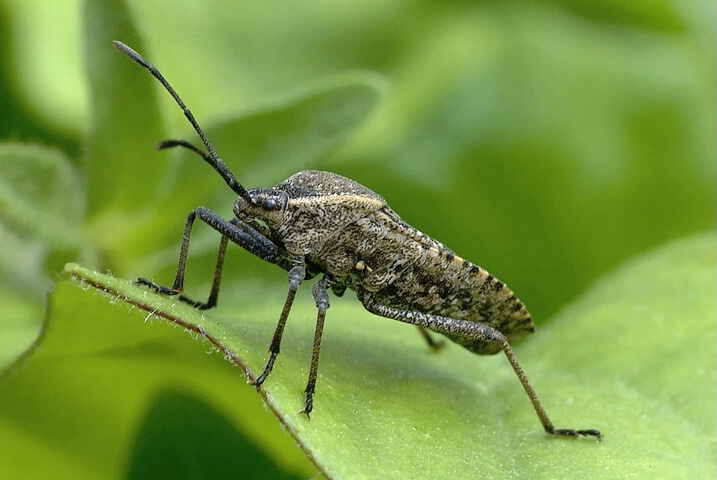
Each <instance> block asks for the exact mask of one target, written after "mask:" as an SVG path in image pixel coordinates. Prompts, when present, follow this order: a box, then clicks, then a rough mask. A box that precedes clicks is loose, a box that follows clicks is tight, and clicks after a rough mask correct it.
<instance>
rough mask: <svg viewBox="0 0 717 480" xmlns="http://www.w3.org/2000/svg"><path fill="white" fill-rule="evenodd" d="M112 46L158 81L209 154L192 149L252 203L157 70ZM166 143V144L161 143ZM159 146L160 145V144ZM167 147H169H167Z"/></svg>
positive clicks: (117, 45)
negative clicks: (180, 110) (182, 113)
mask: <svg viewBox="0 0 717 480" xmlns="http://www.w3.org/2000/svg"><path fill="white" fill-rule="evenodd" d="M112 44H113V45H114V46H115V48H116V49H117V50H119V51H120V52H122V53H124V54H125V55H127V56H128V57H129V58H131V59H132V60H133V61H134V62H135V63H138V64H139V65H141V66H143V67H144V68H146V69H147V70H149V73H151V74H152V75H153V76H154V78H156V79H157V80H159V82H160V83H161V84H162V85H163V86H164V88H165V89H166V90H167V91H168V92H169V94H170V95H172V98H174V101H175V102H177V105H179V107H180V108H181V109H182V111H183V112H184V116H185V117H187V120H189V123H191V124H192V127H194V130H195V131H196V132H197V135H199V138H200V139H201V140H202V143H204V146H205V147H206V148H207V151H208V152H209V154H208V155H207V154H205V153H204V152H202V151H201V150H199V149H196V148H192V150H194V151H195V152H197V153H199V154H200V155H201V157H202V158H203V159H204V160H205V161H206V162H207V163H208V164H209V165H211V166H212V168H214V170H216V171H217V172H218V173H219V175H221V176H222V178H223V179H224V181H225V182H226V183H227V185H229V188H231V189H232V191H233V192H234V193H236V194H237V195H239V196H240V197H242V198H243V199H244V200H246V201H248V202H249V203H254V199H253V198H252V197H251V195H250V194H249V192H248V191H247V189H246V188H244V186H243V185H242V184H241V183H239V182H238V181H237V179H236V178H235V177H234V174H233V173H232V172H231V170H229V167H227V164H226V163H224V162H223V161H222V159H221V158H219V155H217V152H216V151H215V150H214V147H212V144H211V143H210V142H209V139H208V138H207V136H206V135H205V134H204V131H203V130H202V128H201V127H200V126H199V124H198V123H197V121H196V120H195V119H194V115H192V112H191V111H190V110H189V108H187V106H186V105H185V104H184V102H183V101H182V99H181V97H180V96H179V94H178V93H177V92H176V91H175V90H174V88H172V86H171V85H170V84H169V82H168V81H167V80H165V78H164V76H163V75H162V74H161V73H159V70H157V69H156V68H154V67H153V66H152V65H150V63H149V62H148V61H147V60H145V58H144V57H143V56H142V55H140V54H139V53H137V52H135V51H134V50H133V49H132V48H131V47H128V46H127V45H125V44H124V43H122V42H119V41H117V40H113V41H112ZM170 142H176V141H170ZM163 143H167V142H163ZM160 145H161V144H160ZM168 146H169V145H168ZM183 146H184V145H183Z"/></svg>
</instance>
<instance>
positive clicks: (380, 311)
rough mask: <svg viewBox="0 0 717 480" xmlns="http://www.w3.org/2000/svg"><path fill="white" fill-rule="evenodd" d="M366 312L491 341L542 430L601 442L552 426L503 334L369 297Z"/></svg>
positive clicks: (593, 433) (586, 432) (596, 433)
mask: <svg viewBox="0 0 717 480" xmlns="http://www.w3.org/2000/svg"><path fill="white" fill-rule="evenodd" d="M362 301H363V303H364V306H365V307H366V309H367V310H368V311H370V312H372V313H375V314H377V315H380V316H382V317H386V318H391V319H394V320H399V321H401V322H404V323H410V324H412V325H418V326H420V327H424V328H429V329H431V330H433V331H436V332H440V333H443V334H446V335H448V336H449V337H464V338H468V339H472V340H481V341H489V342H490V341H492V342H498V343H499V344H500V346H501V348H502V350H503V353H505V355H506V357H508V361H509V362H510V365H511V366H512V367H513V371H515V374H516V375H517V376H518V379H519V380H520V383H521V384H522V385H523V389H524V390H525V392H526V393H527V394H528V397H529V398H530V401H531V403H532V404H533V408H534V409H535V412H536V413H537V414H538V418H539V419H540V422H541V423H542V424H543V428H544V429H545V431H546V432H548V433H550V434H552V435H559V436H566V437H575V438H577V437H584V436H590V437H595V438H596V439H597V441H598V442H599V441H600V440H602V434H601V433H600V431H598V430H594V429H588V430H575V429H572V428H555V427H554V426H553V423H552V422H551V421H550V418H549V417H548V414H547V412H546V411H545V409H544V408H543V406H542V404H541V403H540V400H539V399H538V394H537V393H535V390H534V389H533V387H532V385H531V384H530V382H529V381H528V377H527V376H526V375H525V372H524V371H523V369H522V368H521V366H520V364H519V363H518V359H517V358H516V357H515V354H514V353H513V349H512V348H511V347H510V344H509V343H508V341H507V340H506V339H505V337H504V336H503V334H502V333H500V332H499V331H497V330H494V329H493V328H490V327H489V326H487V325H484V324H482V323H476V322H470V321H467V320H456V319H453V318H449V317H441V316H439V315H430V314H425V313H420V312H410V311H406V310H400V309H397V308H392V307H386V306H384V305H377V304H375V303H372V302H371V299H370V298H364V299H362Z"/></svg>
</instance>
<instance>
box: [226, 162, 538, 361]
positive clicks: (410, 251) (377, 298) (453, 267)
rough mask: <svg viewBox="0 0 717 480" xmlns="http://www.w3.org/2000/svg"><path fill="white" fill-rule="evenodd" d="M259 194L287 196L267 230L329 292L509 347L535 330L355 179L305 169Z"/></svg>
mask: <svg viewBox="0 0 717 480" xmlns="http://www.w3.org/2000/svg"><path fill="white" fill-rule="evenodd" d="M252 192H254V191H252ZM257 194H258V195H257V197H262V196H264V195H266V196H267V197H277V196H282V195H283V196H285V198H286V204H285V207H284V209H283V211H282V212H281V214H280V215H279V214H277V215H276V217H277V220H274V221H270V225H269V226H270V228H271V229H272V230H273V231H275V232H276V237H277V238H278V239H280V241H281V242H282V243H283V247H284V248H285V249H286V250H287V252H288V253H290V254H294V255H305V256H306V260H307V261H308V262H310V263H312V264H314V265H316V266H318V267H319V268H320V270H321V271H322V272H324V273H326V274H327V275H328V276H329V285H330V286H332V288H333V286H335V288H336V289H337V290H342V289H344V288H346V287H348V288H350V289H353V290H356V291H359V292H361V293H363V295H359V297H360V298H361V299H362V301H363V302H364V303H366V302H373V303H377V304H380V305H384V306H387V307H394V308H398V309H402V310H407V311H418V312H423V313H427V314H433V315H440V316H444V317H450V318H453V319H456V320H469V321H472V322H480V323H484V324H485V325H488V326H490V327H491V328H494V329H496V330H498V331H499V332H501V333H503V334H504V335H505V336H506V338H507V339H508V340H509V341H513V340H516V339H518V338H520V337H522V336H524V335H526V334H528V333H531V332H533V330H534V327H533V323H532V320H531V317H530V314H529V313H528V311H527V310H526V309H525V307H524V306H523V304H522V303H521V302H520V300H518V299H517V298H516V297H515V295H514V294H513V292H512V291H511V290H510V289H509V288H508V287H507V286H505V284H503V283H502V282H500V281H499V280H497V279H496V278H495V277H493V276H491V275H490V274H489V273H488V272H487V271H485V270H484V269H482V268H480V267H478V266H476V265H474V264H472V263H470V262H468V261H466V260H464V259H462V258H461V257H459V256H457V255H456V254H455V253H454V252H453V251H451V250H450V249H448V248H447V247H446V246H445V245H443V244H442V243H440V242H438V241H436V240H434V239H432V238H431V237H429V236H428V235H426V234H424V233H422V232H420V231H419V230H417V229H415V228H413V227H412V226H410V225H408V224H407V223H406V222H404V221H403V220H402V219H401V218H400V217H399V216H398V214H396V212H394V211H393V210H392V209H391V208H390V207H388V205H386V202H385V200H384V199H383V198H382V197H381V196H380V195H378V194H376V193H375V192H373V191H371V190H370V189H368V188H366V187H364V186H363V185H361V184H359V183H357V182H355V181H353V180H350V179H348V178H345V177H342V176H340V175H337V174H334V173H329V172H317V171H304V172H299V173H297V174H295V175H293V176H291V177H290V178H288V179H287V180H285V181H284V182H282V183H280V184H279V185H277V186H276V187H274V188H271V189H261V190H260V191H257ZM237 204H238V205H239V208H237V209H236V210H237V214H238V215H239V214H241V215H242V216H243V217H244V218H246V216H247V215H253V214H257V213H258V212H252V210H253V209H252V208H251V207H250V206H247V205H245V204H244V203H243V200H242V199H241V198H240V199H239V200H238V201H237ZM247 220H248V219H247ZM443 333H444V334H445V332H443ZM447 336H448V337H449V338H450V339H451V340H453V341H454V342H456V343H459V344H460V345H463V346H464V347H466V348H467V349H469V350H471V351H473V352H475V353H481V354H492V353H496V352H498V351H499V350H500V348H501V347H500V344H499V343H497V342H494V341H485V340H482V339H475V338H468V337H465V336H462V335H459V334H449V335H447Z"/></svg>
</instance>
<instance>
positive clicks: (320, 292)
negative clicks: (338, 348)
mask: <svg viewBox="0 0 717 480" xmlns="http://www.w3.org/2000/svg"><path fill="white" fill-rule="evenodd" d="M326 284H327V277H326V276H324V277H322V278H321V280H319V281H318V282H316V283H315V284H314V286H313V287H312V288H311V292H312V293H313V295H314V301H315V302H316V308H317V309H318V315H317V317H316V332H315V333H314V348H313V352H312V354H311V368H310V370H309V381H308V383H307V384H306V389H305V390H304V393H305V394H306V396H305V398H304V409H303V410H302V411H301V413H305V414H306V416H307V417H308V416H309V414H310V413H311V410H313V408H314V390H315V388H316V374H317V372H318V370H319V350H320V349H321V335H322V334H323V331H324V319H325V318H326V310H327V309H328V308H329V306H330V305H329V293H328V291H327V290H326Z"/></svg>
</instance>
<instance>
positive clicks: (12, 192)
mask: <svg viewBox="0 0 717 480" xmlns="http://www.w3.org/2000/svg"><path fill="white" fill-rule="evenodd" d="M84 212H85V200H84V189H83V187H82V182H81V181H80V178H79V176H78V175H77V173H76V172H75V169H74V167H73V166H72V164H71V163H70V161H69V159H68V158H67V157H66V156H65V155H63V154H62V153H60V152H58V151H56V150H51V149H48V148H43V147H40V146H36V145H25V144H21V143H4V144H0V218H1V219H2V220H4V221H6V222H9V223H10V224H11V225H13V226H15V227H17V228H18V229H20V230H21V231H22V232H23V233H26V234H29V235H31V236H33V237H36V238H38V239H41V241H42V242H43V243H44V244H46V245H48V246H50V247H54V248H78V246H80V245H81V244H82V240H81V238H82V237H81V234H80V226H81V224H82V220H83V218H84Z"/></svg>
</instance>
